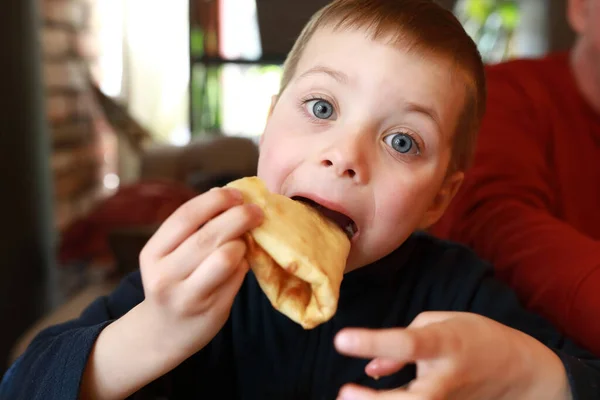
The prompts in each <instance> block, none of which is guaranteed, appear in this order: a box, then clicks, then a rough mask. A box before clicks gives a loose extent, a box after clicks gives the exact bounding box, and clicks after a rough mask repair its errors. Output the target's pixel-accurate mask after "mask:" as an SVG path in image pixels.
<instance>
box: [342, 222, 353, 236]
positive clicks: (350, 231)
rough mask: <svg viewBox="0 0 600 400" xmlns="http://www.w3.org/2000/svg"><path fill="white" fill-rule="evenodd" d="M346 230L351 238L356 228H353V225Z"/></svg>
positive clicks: (347, 226)
mask: <svg viewBox="0 0 600 400" xmlns="http://www.w3.org/2000/svg"><path fill="white" fill-rule="evenodd" d="M344 229H345V231H346V233H347V234H348V235H349V236H350V237H352V236H354V227H353V226H352V224H348V225H346V227H345V228H344Z"/></svg>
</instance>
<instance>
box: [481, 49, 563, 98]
mask: <svg viewBox="0 0 600 400" xmlns="http://www.w3.org/2000/svg"><path fill="white" fill-rule="evenodd" d="M570 74H571V69H570V65H569V53H567V52H560V53H552V54H549V55H547V56H545V57H543V58H535V59H516V60H511V61H506V62H503V63H499V64H494V65H488V66H487V67H486V81H487V86H488V92H489V99H490V101H492V102H493V101H494V99H495V98H497V97H499V96H500V97H501V96H502V95H504V96H510V95H520V96H525V97H530V98H531V97H533V98H536V99H537V98H539V97H542V96H547V95H548V94H551V93H552V92H554V91H555V90H554V88H555V87H557V86H559V85H561V84H563V82H565V81H570V80H569V76H570ZM565 78H567V79H565ZM558 92H559V91H557V93H558Z"/></svg>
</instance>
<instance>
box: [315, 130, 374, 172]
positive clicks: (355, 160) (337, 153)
mask: <svg viewBox="0 0 600 400" xmlns="http://www.w3.org/2000/svg"><path fill="white" fill-rule="evenodd" d="M367 153H368V144H367V143H365V140H364V137H362V135H345V137H342V138H338V139H337V140H336V141H335V143H334V144H332V145H331V146H329V147H328V148H327V149H326V150H325V151H324V152H323V154H322V156H321V160H320V164H321V166H322V167H323V168H327V169H330V170H332V171H333V172H334V173H335V174H336V175H337V176H339V177H343V178H350V179H352V180H353V181H355V182H356V183H365V182H366V181H368V179H369V162H368V154H367Z"/></svg>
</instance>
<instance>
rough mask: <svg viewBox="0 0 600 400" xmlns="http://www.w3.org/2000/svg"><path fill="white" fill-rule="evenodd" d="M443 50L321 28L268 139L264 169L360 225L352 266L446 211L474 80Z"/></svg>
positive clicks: (270, 181)
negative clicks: (430, 52)
mask: <svg viewBox="0 0 600 400" xmlns="http://www.w3.org/2000/svg"><path fill="white" fill-rule="evenodd" d="M456 75H457V77H454V76H453V74H452V73H451V64H450V63H447V62H446V61H444V60H443V59H441V58H435V57H429V56H424V55H423V54H418V52H415V53H414V54H409V53H407V52H406V51H403V50H401V49H399V48H398V47H394V46H392V45H388V44H386V43H385V42H382V41H373V40H371V39H369V38H368V37H367V36H366V34H365V33H364V32H363V31H360V30H351V31H338V32H333V31H331V30H328V29H321V30H319V31H317V32H316V33H315V34H314V36H313V37H312V38H311V40H310V42H309V43H308V45H307V47H306V49H305V51H304V53H303V55H302V57H301V59H300V61H299V63H298V66H297V69H296V75H295V76H294V77H293V78H292V80H291V81H290V83H289V85H288V86H287V88H286V89H285V90H284V92H283V93H282V94H281V96H280V97H279V98H278V99H277V101H276V103H274V107H273V109H272V110H271V114H270V116H269V120H268V122H267V126H266V128H265V132H264V134H263V137H262V138H261V151H260V159H259V165H258V176H259V177H260V178H262V179H263V180H264V181H265V183H266V184H267V186H268V188H269V189H270V190H271V191H273V192H276V193H280V194H283V195H285V196H288V197H295V196H300V197H304V198H309V199H311V200H313V201H316V202H318V203H320V204H322V205H324V206H326V207H327V208H330V209H334V210H336V211H340V212H342V213H343V214H345V215H346V216H348V217H350V218H351V219H352V220H353V221H354V223H355V224H356V228H357V232H356V234H355V235H354V236H353V238H352V248H351V251H350V255H349V258H348V263H347V267H346V271H350V270H352V269H355V268H358V267H362V266H364V265H368V264H370V263H372V262H374V261H376V260H378V259H380V258H382V257H384V256H386V255H387V254H389V253H390V252H392V251H393V250H394V249H396V248H397V247H399V246H400V245H401V244H402V243H403V242H404V241H405V240H406V238H407V237H408V236H409V235H410V234H411V233H412V232H414V231H415V230H416V229H420V228H421V229H422V228H426V227H428V226H429V225H431V224H432V223H434V222H435V221H436V220H437V219H438V218H439V217H440V216H441V214H442V213H443V211H444V209H445V208H446V206H447V204H448V202H449V201H450V199H451V198H452V196H453V195H454V193H455V192H456V189H458V186H459V185H460V182H461V180H462V173H456V174H454V175H452V176H450V177H447V176H446V175H447V167H448V164H449V161H450V156H451V142H452V135H453V131H454V129H455V126H456V125H457V122H458V117H459V114H460V111H461V109H462V106H463V99H464V95H465V89H464V85H463V84H462V82H461V81H460V78H458V74H456Z"/></svg>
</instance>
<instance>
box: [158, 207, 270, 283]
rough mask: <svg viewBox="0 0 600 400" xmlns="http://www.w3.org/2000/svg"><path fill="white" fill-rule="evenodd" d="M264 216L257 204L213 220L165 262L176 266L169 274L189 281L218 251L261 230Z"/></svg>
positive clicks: (223, 214) (228, 212)
mask: <svg viewBox="0 0 600 400" xmlns="http://www.w3.org/2000/svg"><path fill="white" fill-rule="evenodd" d="M262 216H263V212H262V210H261V209H260V208H259V207H258V206H257V205H255V204H244V205H239V206H235V207H233V208H231V209H229V210H227V211H225V212H224V213H222V214H220V215H219V216H217V217H215V218H213V219H211V220H210V221H208V222H207V223H206V224H205V225H204V226H203V227H202V228H200V230H199V231H197V232H196V233H194V234H193V235H191V236H190V237H189V238H187V239H186V240H185V241H184V242H183V243H182V244H181V246H179V247H178V248H177V249H175V250H174V251H173V252H172V253H171V254H169V255H168V256H166V257H165V258H164V259H163V263H164V265H166V266H173V268H171V270H170V271H169V272H168V273H169V274H172V278H173V279H175V280H183V279H185V278H187V277H188V276H189V275H190V274H191V273H192V272H193V271H194V270H195V269H196V268H197V267H198V265H200V264H201V263H202V262H203V261H204V259H205V258H206V257H208V256H209V255H210V254H211V253H213V252H214V251H215V249H217V248H219V247H220V246H222V245H223V244H225V243H227V242H230V241H232V240H235V239H238V238H240V237H241V236H242V235H243V234H244V233H246V232H248V231H249V230H251V229H253V228H255V227H257V226H258V225H259V224H260V223H261V221H262ZM167 268H168V267H167Z"/></svg>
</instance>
